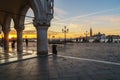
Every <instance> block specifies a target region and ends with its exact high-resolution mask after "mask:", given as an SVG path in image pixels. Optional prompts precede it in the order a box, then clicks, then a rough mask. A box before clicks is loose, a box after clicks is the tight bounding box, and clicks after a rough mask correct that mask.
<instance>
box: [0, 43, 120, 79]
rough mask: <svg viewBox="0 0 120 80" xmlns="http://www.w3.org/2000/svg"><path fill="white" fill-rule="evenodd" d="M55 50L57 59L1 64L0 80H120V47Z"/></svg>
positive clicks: (72, 46) (82, 46)
mask: <svg viewBox="0 0 120 80" xmlns="http://www.w3.org/2000/svg"><path fill="white" fill-rule="evenodd" d="M49 46H51V45H49ZM57 50H58V55H57V56H56V55H49V56H48V57H46V58H45V57H36V58H32V59H27V60H23V61H18V62H13V63H8V64H1V65H0V80H120V44H115V43H114V44H113V43H111V44H108V43H74V44H67V45H66V46H64V45H58V46H57ZM49 52H51V47H49Z"/></svg>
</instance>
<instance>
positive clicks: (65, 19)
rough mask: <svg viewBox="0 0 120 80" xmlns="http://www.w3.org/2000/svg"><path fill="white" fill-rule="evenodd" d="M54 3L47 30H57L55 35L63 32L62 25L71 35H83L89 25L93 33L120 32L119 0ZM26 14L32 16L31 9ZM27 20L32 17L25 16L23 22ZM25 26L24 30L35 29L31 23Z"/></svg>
mask: <svg viewBox="0 0 120 80" xmlns="http://www.w3.org/2000/svg"><path fill="white" fill-rule="evenodd" d="M54 5H55V6H54V19H52V21H51V27H50V28H49V32H50V31H53V32H59V34H58V35H57V37H61V36H60V35H61V34H63V33H62V28H64V26H67V28H68V29H69V33H68V35H69V36H70V35H71V36H72V37H73V36H84V33H85V32H86V31H89V30H90V27H91V28H92V29H93V34H95V33H98V32H101V33H105V34H107V35H109V34H114V35H119V34H120V0H54ZM27 16H34V14H33V12H32V10H29V11H28V13H27ZM29 22H32V19H31V18H26V22H25V23H29ZM25 27H26V28H25V30H34V29H35V28H34V27H33V25H31V24H29V25H25ZM51 35H52V34H51ZM53 35H56V34H53ZM53 35H52V36H53Z"/></svg>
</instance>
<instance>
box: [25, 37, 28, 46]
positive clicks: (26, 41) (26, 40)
mask: <svg viewBox="0 0 120 80" xmlns="http://www.w3.org/2000/svg"><path fill="white" fill-rule="evenodd" d="M25 43H26V47H28V39H27V38H26V39H25Z"/></svg>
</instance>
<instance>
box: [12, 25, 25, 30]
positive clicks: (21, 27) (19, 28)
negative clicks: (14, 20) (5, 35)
mask: <svg viewBox="0 0 120 80" xmlns="http://www.w3.org/2000/svg"><path fill="white" fill-rule="evenodd" d="M14 28H15V29H16V31H23V30H24V28H25V27H24V26H19V25H15V26H14Z"/></svg>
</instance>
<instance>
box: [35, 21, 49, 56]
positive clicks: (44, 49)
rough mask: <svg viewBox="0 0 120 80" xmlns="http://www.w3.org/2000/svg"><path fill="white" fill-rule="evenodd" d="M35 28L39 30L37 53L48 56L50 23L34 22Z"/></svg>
mask: <svg viewBox="0 0 120 80" xmlns="http://www.w3.org/2000/svg"><path fill="white" fill-rule="evenodd" d="M34 25H35V28H36V30H37V55H38V56H41V55H43V56H46V55H48V38H47V31H48V27H49V25H45V24H40V23H36V22H34Z"/></svg>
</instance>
